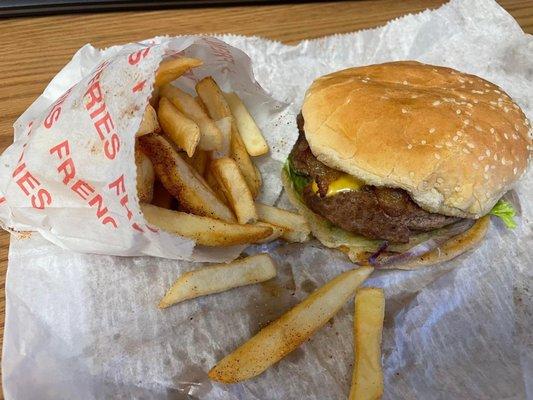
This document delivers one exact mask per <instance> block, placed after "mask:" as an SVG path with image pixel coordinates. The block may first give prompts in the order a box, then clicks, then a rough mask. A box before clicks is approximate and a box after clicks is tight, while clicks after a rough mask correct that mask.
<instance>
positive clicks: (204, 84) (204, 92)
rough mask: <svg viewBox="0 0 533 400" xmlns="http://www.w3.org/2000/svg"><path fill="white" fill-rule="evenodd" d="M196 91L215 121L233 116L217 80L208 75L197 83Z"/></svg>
mask: <svg viewBox="0 0 533 400" xmlns="http://www.w3.org/2000/svg"><path fill="white" fill-rule="evenodd" d="M196 93H198V97H200V99H201V100H202V103H203V104H204V106H205V107H206V108H207V111H208V112H209V115H210V116H211V118H213V119H214V120H215V121H216V120H219V119H222V118H226V117H231V116H232V114H231V109H230V108H229V105H228V103H227V101H226V99H225V98H224V95H223V94H222V90H220V88H219V87H218V85H217V83H216V82H215V80H214V79H213V78H212V77H210V76H208V77H207V78H204V79H202V80H201V81H200V82H198V83H197V84H196Z"/></svg>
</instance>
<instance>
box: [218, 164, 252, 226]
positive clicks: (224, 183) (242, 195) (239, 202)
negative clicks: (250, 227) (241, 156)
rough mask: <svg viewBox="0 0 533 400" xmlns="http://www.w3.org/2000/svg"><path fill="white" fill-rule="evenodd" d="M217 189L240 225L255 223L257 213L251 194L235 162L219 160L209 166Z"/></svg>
mask: <svg viewBox="0 0 533 400" xmlns="http://www.w3.org/2000/svg"><path fill="white" fill-rule="evenodd" d="M209 166H210V168H211V169H212V171H213V175H214V176H215V178H216V180H217V182H218V185H219V187H220V188H221V189H222V191H223V192H224V196H225V197H226V199H228V201H229V203H230V205H231V208H232V209H233V212H234V213H235V215H236V216H237V221H238V222H239V223H240V224H251V223H254V222H256V221H257V212H256V211H255V203H254V199H253V197H252V193H251V192H250V189H249V188H248V185H247V184H246V181H245V180H244V178H243V176H242V174H241V171H240V170H239V167H238V166H237V163H236V162H235V160H233V159H231V158H228V157H226V158H219V159H218V160H213V161H211V163H210V164H209Z"/></svg>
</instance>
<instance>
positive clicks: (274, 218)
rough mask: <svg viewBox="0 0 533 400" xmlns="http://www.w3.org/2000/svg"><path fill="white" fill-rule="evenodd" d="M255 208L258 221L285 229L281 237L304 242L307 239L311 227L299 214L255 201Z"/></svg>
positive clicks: (290, 240)
mask: <svg viewBox="0 0 533 400" xmlns="http://www.w3.org/2000/svg"><path fill="white" fill-rule="evenodd" d="M255 209H256V210H257V216H258V218H259V220H260V221H263V222H268V223H269V224H272V225H277V226H280V227H282V228H283V229H284V230H285V232H284V233H283V235H282V237H283V239H285V240H287V241H289V242H305V241H307V240H309V235H310V234H311V228H310V227H309V224H308V223H307V221H306V220H305V218H304V217H302V216H301V215H300V214H296V213H293V212H290V211H287V210H283V209H281V208H277V207H273V206H268V205H266V204H261V203H256V204H255Z"/></svg>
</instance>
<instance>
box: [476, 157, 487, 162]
mask: <svg viewBox="0 0 533 400" xmlns="http://www.w3.org/2000/svg"><path fill="white" fill-rule="evenodd" d="M484 158H485V157H483V156H479V157H478V158H477V159H478V160H479V161H483V159H484Z"/></svg>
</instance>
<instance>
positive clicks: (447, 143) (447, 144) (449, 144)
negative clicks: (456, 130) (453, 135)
mask: <svg viewBox="0 0 533 400" xmlns="http://www.w3.org/2000/svg"><path fill="white" fill-rule="evenodd" d="M445 145H446V146H448V147H452V146H453V144H452V142H446V143H445Z"/></svg>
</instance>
